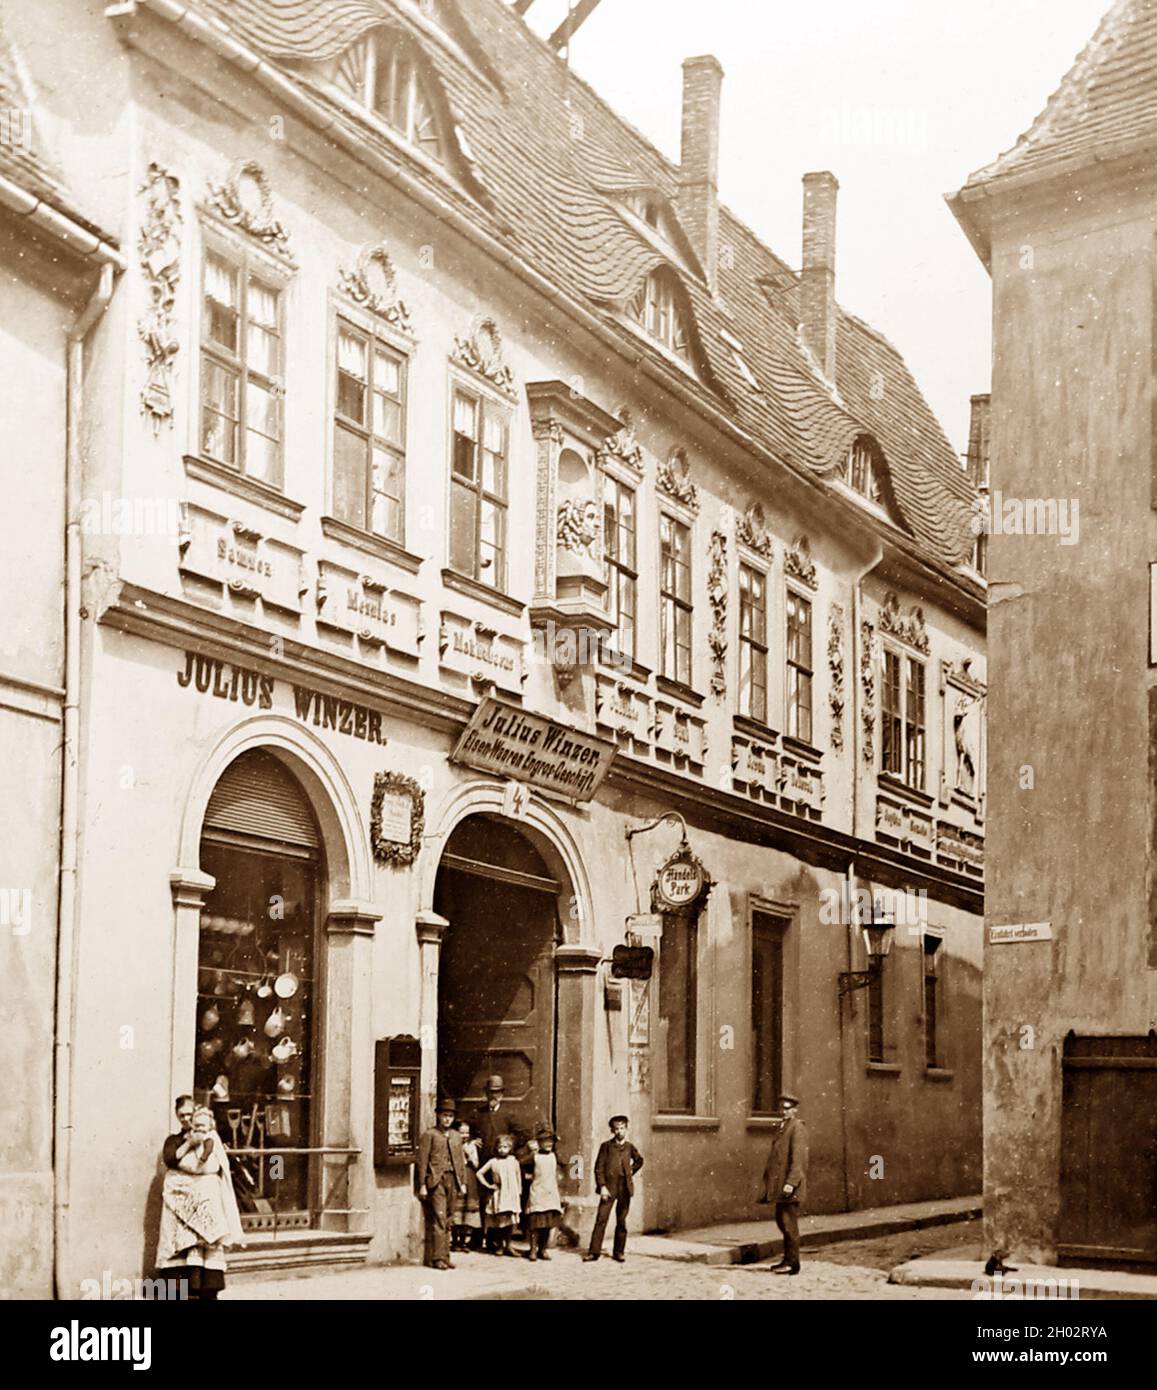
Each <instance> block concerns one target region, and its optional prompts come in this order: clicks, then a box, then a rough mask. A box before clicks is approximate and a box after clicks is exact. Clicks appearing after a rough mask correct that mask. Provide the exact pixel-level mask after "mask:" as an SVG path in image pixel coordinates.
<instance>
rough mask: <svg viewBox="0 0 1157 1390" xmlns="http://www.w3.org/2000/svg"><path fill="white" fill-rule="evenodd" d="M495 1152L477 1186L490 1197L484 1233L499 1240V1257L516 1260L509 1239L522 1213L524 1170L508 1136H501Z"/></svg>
mask: <svg viewBox="0 0 1157 1390" xmlns="http://www.w3.org/2000/svg"><path fill="white" fill-rule="evenodd" d="M494 1149H495V1152H494V1157H493V1158H492V1159H491V1160H490V1161H489V1162H488V1163H484V1164H483V1165H482V1167H481V1168H479V1170H478V1186H479V1188H481V1189H482V1190H484V1191H485V1192H486V1193H487V1197H486V1223H485V1230H487V1231H493V1232H494V1234H495V1236H496V1238H497V1243H496V1244H495V1246H494V1253H495V1254H496V1255H510V1256H514V1251H513V1250H512V1249H511V1248H510V1237H511V1235H512V1234H513V1233H514V1222H515V1218H516V1217H517V1216H518V1214H519V1213H520V1212H521V1210H522V1170H521V1168H520V1167H519V1164H518V1159H516V1158H515V1157H514V1140H513V1139H512V1138H511V1137H510V1135H509V1134H500V1135H499V1136H498V1138H497V1139H496V1140H495V1143H494Z"/></svg>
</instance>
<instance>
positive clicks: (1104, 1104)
mask: <svg viewBox="0 0 1157 1390" xmlns="http://www.w3.org/2000/svg"><path fill="white" fill-rule="evenodd" d="M1063 1067H1064V1081H1063V1089H1062V1100H1061V1103H1062V1113H1061V1213H1060V1239H1059V1241H1058V1253H1059V1255H1060V1257H1061V1258H1062V1259H1064V1260H1070V1261H1084V1262H1112V1263H1115V1264H1121V1263H1130V1264H1137V1263H1144V1264H1154V1263H1157V1033H1150V1034H1148V1036H1146V1037H1142V1038H1078V1037H1076V1036H1075V1035H1073V1034H1070V1035H1069V1036H1068V1037H1067V1038H1066V1039H1065V1049H1064V1063H1063Z"/></svg>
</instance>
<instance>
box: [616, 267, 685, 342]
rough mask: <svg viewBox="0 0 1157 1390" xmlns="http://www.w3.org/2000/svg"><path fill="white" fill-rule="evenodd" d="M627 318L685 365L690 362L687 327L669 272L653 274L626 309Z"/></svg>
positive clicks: (661, 270) (657, 271)
mask: <svg viewBox="0 0 1157 1390" xmlns="http://www.w3.org/2000/svg"><path fill="white" fill-rule="evenodd" d="M627 315H628V317H629V318H632V319H634V321H635V322H636V323H637V324H638V325H639V327H640V328H642V330H643V332H644V333H646V334H647V335H648V337H651V338H654V339H655V341H656V342H657V343H661V344H662V346H663V347H665V348H667V349H668V350H669V351H671V352H673V353H674V354H675V355H676V356H677V357H681V358H683V360H684V361H685V362H690V360H691V348H690V343H689V339H688V335H687V325H686V322H685V320H684V318H683V311H682V309H681V308H680V306H679V303H678V300H677V297H676V293H675V281H674V277H673V276H672V275H671V273H670V271H664V270H663V269H662V268H660V269H658V270H653V271H652V272H651V273H650V275H648V276H647V278H646V280H644V282H643V283H642V285H640V287H639V290H638V293H637V294H636V295H635V297H634V298H633V299H632V300H631V302H630V303H629V304H628V305H627Z"/></svg>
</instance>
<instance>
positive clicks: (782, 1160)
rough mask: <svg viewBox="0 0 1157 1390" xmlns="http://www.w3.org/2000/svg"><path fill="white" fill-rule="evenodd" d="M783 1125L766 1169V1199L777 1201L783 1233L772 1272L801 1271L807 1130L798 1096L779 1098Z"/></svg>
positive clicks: (777, 1218)
mask: <svg viewBox="0 0 1157 1390" xmlns="http://www.w3.org/2000/svg"><path fill="white" fill-rule="evenodd" d="M779 1109H780V1113H781V1114H782V1116H783V1126H782V1128H781V1129H780V1131H779V1133H778V1134H777V1135H776V1136H775V1139H774V1141H773V1142H772V1145H771V1153H770V1154H769V1155H768V1159H767V1167H766V1168H765V1169H764V1170H763V1196H762V1198H761V1199H760V1200H761V1201H764V1202H774V1203H775V1224H776V1225H777V1226H778V1227H779V1229H780V1232H781V1233H782V1235H783V1258H782V1259H781V1260H780V1262H779V1264H777V1265H773V1266H772V1268H771V1272H772V1273H773V1274H798V1273H799V1213H800V1208H801V1207H802V1205H803V1203H804V1201H805V1200H806V1197H807V1130H806V1129H805V1128H804V1123H803V1121H802V1120H801V1119H800V1118H799V1113H798V1111H799V1098H798V1097H797V1096H793V1095H791V1094H789V1093H787V1092H785V1093H784V1094H783V1095H782V1096H780V1098H779Z"/></svg>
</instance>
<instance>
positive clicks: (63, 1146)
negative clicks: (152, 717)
mask: <svg viewBox="0 0 1157 1390" xmlns="http://www.w3.org/2000/svg"><path fill="white" fill-rule="evenodd" d="M113 271H114V266H113V265H112V264H110V263H108V262H106V263H105V264H104V265H103V266H102V267H101V272H100V279H99V281H98V282H97V286H96V289H95V290H94V292H93V294H92V297H91V298H90V299H89V301H88V303H87V304H86V305H85V307H84V310H83V311H82V313H81V315H80V317H79V318H78V319H77V321H76V323H75V324H74V325H73V327H72V329H71V330H70V332H69V335H68V360H67V387H66V394H67V416H66V423H65V439H66V442H65V472H64V507H65V512H64V515H65V529H64V710H63V716H64V723H63V736H62V740H61V794H60V892H59V899H58V926H57V937H56V988H55V997H54V1007H53V1015H54V1021H55V1032H56V1036H55V1040H54V1046H53V1089H54V1105H53V1164H52V1168H53V1217H52V1219H53V1268H52V1277H53V1292H54V1294H55V1296H56V1297H57V1298H69V1297H71V1296H72V1293H71V1291H72V1287H73V1285H72V1279H71V1277H70V1276H71V1260H70V1246H69V1214H70V1203H71V1193H72V1130H73V1103H72V1102H73V1052H74V1045H75V1038H76V971H77V958H78V948H79V934H78V930H77V901H78V894H77V879H78V863H79V851H80V748H79V737H80V623H81V618H80V608H81V563H82V559H83V555H82V539H81V529H80V510H81V490H82V487H83V480H84V470H83V461H82V457H81V424H82V419H83V411H84V345H85V340H86V339H87V337H88V335H89V333H90V332H91V331H92V328H93V326H94V324H96V322H97V321H98V319H100V318H101V317H102V316H103V314H104V312H105V310H106V309H107V308H108V305H109V301H110V299H111V298H112V292H113Z"/></svg>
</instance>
